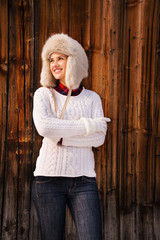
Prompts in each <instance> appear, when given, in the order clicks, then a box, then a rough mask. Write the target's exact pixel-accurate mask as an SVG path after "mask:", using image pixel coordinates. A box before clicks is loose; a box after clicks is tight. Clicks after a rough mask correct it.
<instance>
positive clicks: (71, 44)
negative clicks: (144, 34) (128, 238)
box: [33, 34, 110, 240]
mask: <svg viewBox="0 0 160 240" xmlns="http://www.w3.org/2000/svg"><path fill="white" fill-rule="evenodd" d="M42 62H43V66H42V72H41V80H40V82H41V85H42V86H43V87H41V88H39V89H38V90H37V91H36V92H35V94H34V108H33V119H34V123H35V126H36V129H37V131H38V133H39V134H40V135H41V136H43V137H44V138H43V143H42V147H41V149H40V154H39V156H38V159H37V163H36V169H35V172H34V176H35V180H34V183H33V200H34V204H35V207H36V211H37V215H38V219H39V223H40V231H41V238H42V240H51V239H52V240H60V239H63V228H64V221H65V211H66V205H68V206H69V208H70V211H71V214H72V217H73V219H74V222H75V226H76V231H77V238H78V239H79V240H94V239H95V240H101V239H102V225H101V214H100V204H99V198H98V190H97V184H96V178H95V177H96V173H95V169H94V168H95V165H94V155H93V151H92V147H98V146H100V145H102V144H103V143H104V140H105V134H106V131H107V121H110V120H109V119H108V118H104V115H103V110H102V104H101V100H100V97H99V96H98V95H97V94H96V93H95V92H93V91H90V90H87V89H85V88H84V87H82V86H81V81H82V79H83V78H85V77H87V75H88V59H87V56H86V53H85V51H84V49H83V48H82V46H81V45H80V44H79V43H78V42H77V41H76V40H74V39H72V38H71V37H69V36H68V35H65V34H55V35H53V36H51V37H50V38H49V39H48V40H47V41H46V43H45V45H44V47H43V50H42Z"/></svg>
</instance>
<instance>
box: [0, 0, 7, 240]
mask: <svg viewBox="0 0 160 240" xmlns="http://www.w3.org/2000/svg"><path fill="white" fill-rule="evenodd" d="M0 11H1V14H0V46H1V48H0V109H1V110H0V196H1V197H0V209H1V211H0V226H2V224H3V211H4V192H5V158H6V130H7V124H6V123H7V122H6V121H7V86H8V84H7V80H8V1H0ZM1 234H2V229H1V228H0V238H1V237H2V235H1Z"/></svg>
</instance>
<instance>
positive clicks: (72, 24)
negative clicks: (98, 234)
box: [0, 0, 160, 240]
mask: <svg viewBox="0 0 160 240" xmlns="http://www.w3.org/2000/svg"><path fill="white" fill-rule="evenodd" d="M57 32H64V33H68V34H69V35H70V36H72V37H73V38H75V39H77V40H78V41H79V42H81V44H82V45H83V46H84V48H85V50H86V52H87V55H88V58H89V66H90V70H89V77H88V79H85V80H84V85H85V87H87V88H89V89H92V90H94V91H96V92H97V93H98V94H99V95H100V97H101V99H102V103H103V108H104V112H105V115H106V116H107V117H110V118H111V119H112V122H111V124H109V126H108V135H107V138H106V142H105V144H104V146H103V147H100V148H98V149H95V150H94V152H95V158H96V172H97V181H98V187H99V193H100V201H101V210H102V217H103V234H104V238H103V239H105V240H119V239H121V240H125V239H126V240H130V239H131V240H143V239H145V240H147V239H148V240H152V239H154V240H155V239H156V240H159V239H160V1H159V0H153V1H150V0H0V239H2V240H11V239H12V240H28V239H29V240H40V235H39V228H38V223H37V217H36V214H35V210H34V207H33V203H32V199H31V186H32V180H33V170H34V167H35V161H36V157H37V155H38V151H39V147H40V145H41V138H40V137H39V136H38V134H37V132H36V130H35V128H34V126H33V122H32V100H33V93H34V91H35V90H36V89H37V88H38V87H39V86H40V85H39V75H40V70H41V48H42V46H43V44H44V42H45V40H46V39H47V38H48V37H49V36H50V35H51V34H52V33H57ZM64 235H65V239H68V240H73V239H76V237H75V227H74V224H73V222H72V220H71V217H70V215H69V211H68V209H67V216H66V227H65V234H64Z"/></svg>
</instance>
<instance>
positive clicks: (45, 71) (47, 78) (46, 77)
mask: <svg viewBox="0 0 160 240" xmlns="http://www.w3.org/2000/svg"><path fill="white" fill-rule="evenodd" d="M40 83H41V85H42V86H43V87H55V83H56V80H55V78H54V77H53V75H52V73H51V70H50V65H49V61H48V60H44V61H43V66H42V71H41V77H40Z"/></svg>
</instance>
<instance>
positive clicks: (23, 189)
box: [17, 0, 35, 240]
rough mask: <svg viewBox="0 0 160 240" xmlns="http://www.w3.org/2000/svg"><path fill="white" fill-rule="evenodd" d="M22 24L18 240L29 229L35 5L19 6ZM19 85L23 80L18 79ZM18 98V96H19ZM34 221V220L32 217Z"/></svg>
mask: <svg viewBox="0 0 160 240" xmlns="http://www.w3.org/2000/svg"><path fill="white" fill-rule="evenodd" d="M21 14H22V24H23V65H22V67H21V68H22V70H23V78H24V85H23V88H22V89H21V94H22V99H21V101H23V105H22V107H21V111H22V114H23V117H24V121H20V122H19V126H21V127H19V128H20V129H22V130H21V131H19V146H18V153H19V166H18V167H19V175H18V216H17V217H18V219H17V221H18V229H17V231H18V232H17V239H20V240H22V239H28V237H29V231H35V229H32V228H31V226H30V214H31V212H30V209H31V202H32V201H31V183H32V178H33V177H32V176H33V172H32V171H33V169H32V164H33V163H32V149H33V148H32V144H33V143H32V100H33V99H32V96H33V80H34V79H33V70H34V2H33V0H27V1H22V2H21ZM17 81H19V84H20V85H21V82H22V79H21V78H20V79H18V80H17ZM19 94H20V93H19ZM32 217H33V216H32Z"/></svg>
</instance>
